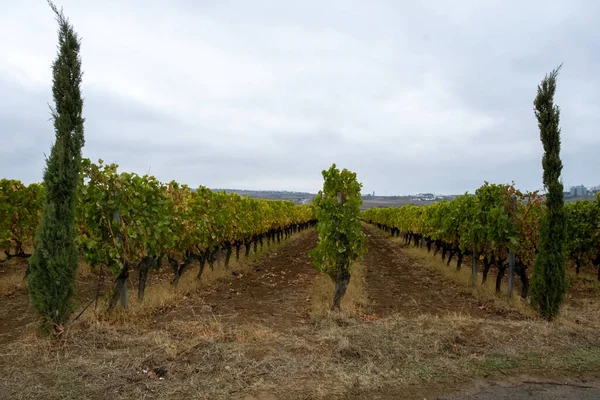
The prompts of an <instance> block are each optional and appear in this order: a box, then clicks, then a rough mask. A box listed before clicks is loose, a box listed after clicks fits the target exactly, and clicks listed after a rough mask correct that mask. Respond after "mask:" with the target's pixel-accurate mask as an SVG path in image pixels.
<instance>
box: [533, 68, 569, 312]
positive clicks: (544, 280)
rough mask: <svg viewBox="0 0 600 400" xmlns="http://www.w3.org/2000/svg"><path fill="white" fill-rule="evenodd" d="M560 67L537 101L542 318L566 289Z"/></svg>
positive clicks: (536, 283) (536, 299) (537, 297)
mask: <svg viewBox="0 0 600 400" xmlns="http://www.w3.org/2000/svg"><path fill="white" fill-rule="evenodd" d="M559 70H560V66H559V67H558V68H557V69H555V70H554V71H552V72H551V73H550V74H549V75H546V76H545V77H544V80H543V81H542V83H541V84H540V85H539V86H538V90H537V96H536V98H535V100H534V106H535V116H536V118H537V120H538V126H539V129H540V138H541V141H542V144H543V146H544V156H543V158H542V166H543V168H544V175H543V178H544V186H545V187H546V190H547V194H546V215H545V216H544V218H542V221H541V229H540V248H539V253H538V255H537V259H536V262H535V265H534V267H533V277H532V280H531V303H532V305H533V306H534V307H535V308H536V309H537V310H538V311H539V313H540V314H541V316H542V317H544V318H546V319H547V320H552V319H553V318H554V317H556V316H557V315H558V312H559V310H560V306H561V304H562V302H563V300H564V294H565V291H566V289H567V282H566V272H565V262H566V258H565V251H564V249H565V244H564V243H565V239H566V230H565V226H566V225H565V224H566V219H565V212H564V198H563V185H562V183H561V181H560V173H561V171H562V161H561V160H560V128H559V122H560V109H559V107H558V106H556V105H554V94H555V92H556V77H557V75H558V71H559Z"/></svg>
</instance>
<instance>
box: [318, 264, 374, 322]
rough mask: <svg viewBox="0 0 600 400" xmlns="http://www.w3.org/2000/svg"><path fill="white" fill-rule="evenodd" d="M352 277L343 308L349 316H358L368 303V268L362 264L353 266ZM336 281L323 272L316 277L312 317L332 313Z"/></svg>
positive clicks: (343, 301) (343, 298)
mask: <svg viewBox="0 0 600 400" xmlns="http://www.w3.org/2000/svg"><path fill="white" fill-rule="evenodd" d="M351 274H352V277H351V278H350V283H349V285H348V289H347V290H346V294H345V295H344V297H342V303H341V308H342V312H343V313H344V314H345V315H347V316H357V315H361V314H363V311H364V309H365V307H366V306H367V305H368V298H367V293H366V291H365V285H364V282H365V275H366V268H365V267H364V266H363V265H361V264H355V265H353V266H352V271H351ZM333 295H334V282H333V281H332V280H331V278H330V277H329V276H327V275H325V274H323V273H320V274H319V275H317V277H316V278H315V280H314V282H313V284H312V292H311V301H312V312H311V317H313V318H321V317H324V316H326V315H329V313H330V311H329V310H330V307H331V304H332V302H333Z"/></svg>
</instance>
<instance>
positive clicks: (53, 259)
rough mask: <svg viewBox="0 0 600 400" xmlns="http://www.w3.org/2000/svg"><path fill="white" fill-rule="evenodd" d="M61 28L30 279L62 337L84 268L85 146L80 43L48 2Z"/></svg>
mask: <svg viewBox="0 0 600 400" xmlns="http://www.w3.org/2000/svg"><path fill="white" fill-rule="evenodd" d="M48 3H49V4H50V7H51V8H52V11H53V12H54V13H55V14H56V20H57V22H58V26H59V27H58V54H57V58H56V59H55V61H54V63H53V64H52V81H53V87H52V94H53V98H54V107H53V108H51V114H52V119H53V122H54V131H55V135H56V138H55V142H54V144H53V146H52V149H51V151H50V156H49V157H48V158H47V159H46V168H45V170H44V186H45V188H46V193H45V199H44V208H43V214H42V217H41V221H40V223H39V225H38V229H37V232H36V238H35V250H34V252H33V254H32V256H31V258H30V264H29V275H28V277H27V284H28V291H29V297H30V300H31V303H32V305H33V306H34V307H35V309H36V310H37V311H38V313H39V314H40V315H41V317H42V331H43V332H45V333H49V332H50V330H51V329H52V328H54V329H55V330H57V331H60V330H61V329H62V328H61V326H62V325H63V324H64V323H65V322H66V321H67V319H68V318H69V315H70V314H71V312H72V297H73V293H74V291H75V274H76V270H77V265H78V262H79V257H78V251H77V244H76V231H75V198H76V193H77V186H78V181H79V180H78V175H79V170H80V165H81V148H82V147H83V145H84V136H83V123H84V118H83V117H82V108H83V99H82V98H81V90H80V85H81V76H82V71H81V58H80V55H79V49H80V41H79V38H78V36H77V34H76V33H75V32H74V31H73V27H72V26H71V25H70V24H69V21H68V20H67V18H65V16H64V14H63V12H62V10H60V11H59V10H58V8H57V7H56V6H55V5H54V4H53V3H52V2H50V1H49V2H48Z"/></svg>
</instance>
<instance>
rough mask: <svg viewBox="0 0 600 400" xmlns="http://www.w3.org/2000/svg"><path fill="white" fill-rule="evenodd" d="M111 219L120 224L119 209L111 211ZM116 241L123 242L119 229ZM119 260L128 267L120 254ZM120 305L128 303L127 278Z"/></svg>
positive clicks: (124, 306) (124, 305) (125, 306)
mask: <svg viewBox="0 0 600 400" xmlns="http://www.w3.org/2000/svg"><path fill="white" fill-rule="evenodd" d="M116 196H117V193H115V197H116ZM113 219H114V220H115V221H116V222H118V223H119V225H120V224H121V214H120V213H119V211H115V212H114V213H113ZM117 242H118V243H119V244H121V243H123V236H122V235H121V231H120V230H119V232H118V233H117ZM121 262H122V263H123V268H129V267H128V266H127V265H125V260H124V257H123V256H121ZM120 300H121V307H123V308H127V305H128V303H129V301H128V300H129V299H128V296H127V279H125V280H124V281H123V291H122V292H121V298H120Z"/></svg>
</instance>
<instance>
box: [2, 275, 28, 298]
mask: <svg viewBox="0 0 600 400" xmlns="http://www.w3.org/2000/svg"><path fill="white" fill-rule="evenodd" d="M24 275H25V273H24V271H20V270H9V271H6V272H3V273H0V296H13V295H15V294H18V293H24V292H26V291H27V280H25V279H24Z"/></svg>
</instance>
